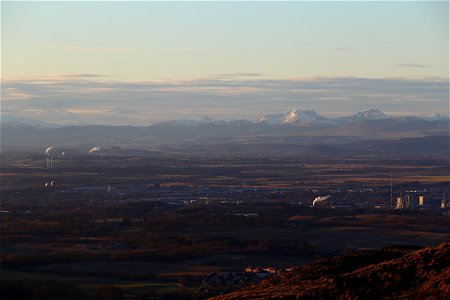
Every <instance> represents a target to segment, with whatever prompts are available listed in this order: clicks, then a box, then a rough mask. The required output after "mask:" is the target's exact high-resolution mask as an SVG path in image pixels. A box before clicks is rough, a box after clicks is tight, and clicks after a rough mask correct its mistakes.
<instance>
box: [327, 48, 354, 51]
mask: <svg viewBox="0 0 450 300" xmlns="http://www.w3.org/2000/svg"><path fill="white" fill-rule="evenodd" d="M332 50H334V51H350V50H355V48H352V47H336V48H333V49H332Z"/></svg>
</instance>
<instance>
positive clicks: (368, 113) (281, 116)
mask: <svg viewBox="0 0 450 300" xmlns="http://www.w3.org/2000/svg"><path fill="white" fill-rule="evenodd" d="M449 118H450V117H449V115H448V114H444V113H434V114H431V115H424V116H415V115H411V116H408V115H407V116H396V117H394V116H388V115H386V114H385V113H384V112H382V111H381V110H379V109H377V108H371V109H367V110H364V111H361V112H358V113H355V114H353V115H349V116H343V117H337V118H328V117H324V116H322V115H320V114H318V113H317V112H315V111H314V110H303V109H292V110H289V111H287V112H284V113H271V114H267V115H265V116H263V117H261V118H259V119H258V120H257V121H250V120H245V119H237V120H216V119H213V118H210V117H208V116H205V117H203V118H200V119H198V120H190V119H175V120H171V121H164V122H159V123H155V124H153V125H147V126H136V125H116V126H133V127H149V126H168V125H181V126H198V125H202V124H221V125H227V124H230V123H236V124H241V125H242V124H250V123H257V124H269V125H283V124H284V125H292V124H293V125H298V126H302V125H310V124H317V123H324V124H342V123H349V122H364V121H369V120H386V119H391V120H422V121H430V122H433V121H447V122H448V121H449ZM1 126H3V127H4V126H16V127H17V126H19V127H20V126H33V127H52V128H54V127H66V126H88V124H73V123H70V124H51V123H47V122H44V121H41V120H38V119H32V118H24V117H21V116H16V115H12V114H1ZM98 126H115V125H113V124H105V125H98Z"/></svg>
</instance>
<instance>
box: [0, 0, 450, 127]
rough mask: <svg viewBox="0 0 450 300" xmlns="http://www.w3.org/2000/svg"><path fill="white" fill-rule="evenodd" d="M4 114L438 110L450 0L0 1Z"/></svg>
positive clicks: (107, 120) (73, 117)
mask: <svg viewBox="0 0 450 300" xmlns="http://www.w3.org/2000/svg"><path fill="white" fill-rule="evenodd" d="M1 14H2V15H1V16H2V18H1V25H2V26H1V31H2V32H1V33H2V36H1V42H2V43H1V58H2V61H1V63H2V65H1V80H2V94H1V96H2V98H1V112H2V114H5V113H6V114H14V115H19V116H23V117H29V118H34V119H40V120H44V121H47V122H53V123H63V122H72V123H90V124H134V125H147V124H152V123H157V122H160V121H165V120H173V119H198V118H201V117H203V116H209V117H213V118H215V119H250V120H253V119H259V118H260V117H261V116H263V115H265V114H268V113H278V112H284V111H286V110H289V109H292V108H300V109H313V110H316V111H317V112H318V113H320V114H323V115H326V116H341V115H349V114H353V113H356V112H357V111H360V110H364V109H367V108H371V107H377V108H379V109H381V110H383V111H385V112H386V113H388V114H393V115H402V114H403V115H404V114H431V113H435V112H440V113H442V112H444V113H448V110H449V103H448V97H449V75H448V74H449V4H448V2H447V1H441V2H432V1H415V2H403V1H395V2H394V1H392V2H369V1H364V2H355V1H353V2H344V1H334V2H317V1H315V2H312V1H311V2H306V1H300V2H282V3H279V2H146V1H140V2H116V1H102V2H90V1H75V2H38V1H32V2H25V1H23V2H16V1H2V2H1Z"/></svg>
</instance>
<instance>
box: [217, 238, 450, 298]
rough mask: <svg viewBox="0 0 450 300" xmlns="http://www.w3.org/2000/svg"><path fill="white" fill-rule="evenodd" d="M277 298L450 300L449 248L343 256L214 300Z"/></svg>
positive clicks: (384, 251) (287, 273)
mask: <svg viewBox="0 0 450 300" xmlns="http://www.w3.org/2000/svg"><path fill="white" fill-rule="evenodd" d="M274 298H275V299H450V243H446V244H441V245H440V246H439V247H437V248H425V249H421V250H415V249H412V248H409V249H407V248H401V247H400V248H397V247H391V248H386V249H383V250H381V251H375V252H364V253H357V254H349V255H344V256H339V257H335V258H332V259H329V260H324V261H319V262H316V263H312V264H309V265H305V266H302V267H298V268H295V269H293V270H292V271H290V272H286V273H284V274H280V275H278V276H276V277H273V278H271V279H268V280H266V281H263V282H262V283H260V284H258V285H256V286H251V287H247V288H245V289H242V290H239V291H235V292H232V293H230V294H227V295H223V296H219V297H216V298H214V299H274Z"/></svg>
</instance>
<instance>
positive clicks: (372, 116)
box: [352, 108, 388, 120]
mask: <svg viewBox="0 0 450 300" xmlns="http://www.w3.org/2000/svg"><path fill="white" fill-rule="evenodd" d="M352 117H355V119H365V120H382V119H387V118H388V116H387V115H386V114H385V113H384V112H382V111H381V110H379V109H377V108H371V109H368V110H364V111H361V112H359V113H356V114H354V115H353V116H352Z"/></svg>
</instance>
